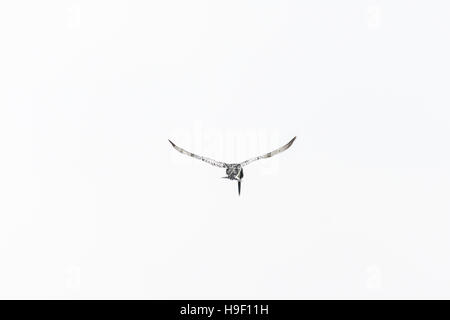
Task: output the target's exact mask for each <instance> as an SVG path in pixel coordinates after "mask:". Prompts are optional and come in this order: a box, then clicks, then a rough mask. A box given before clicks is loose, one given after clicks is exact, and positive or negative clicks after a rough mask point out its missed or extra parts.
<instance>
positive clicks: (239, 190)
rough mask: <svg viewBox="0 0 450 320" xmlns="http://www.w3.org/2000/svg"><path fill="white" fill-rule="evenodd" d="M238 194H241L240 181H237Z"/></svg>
mask: <svg viewBox="0 0 450 320" xmlns="http://www.w3.org/2000/svg"><path fill="white" fill-rule="evenodd" d="M238 194H239V195H241V182H240V181H238Z"/></svg>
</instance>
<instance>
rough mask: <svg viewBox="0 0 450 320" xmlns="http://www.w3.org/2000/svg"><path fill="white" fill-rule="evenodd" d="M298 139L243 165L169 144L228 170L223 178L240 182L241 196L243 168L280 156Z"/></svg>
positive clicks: (189, 154)
mask: <svg viewBox="0 0 450 320" xmlns="http://www.w3.org/2000/svg"><path fill="white" fill-rule="evenodd" d="M296 138H297V137H294V138H292V139H291V141H289V142H288V143H286V144H285V145H284V146H282V147H280V148H278V149H276V150H274V151H272V152H269V153H266V154H263V155H262V156H258V157H255V158H251V159H248V160H246V161H244V162H241V163H225V162H220V161H216V160H213V159H210V158H207V157H202V156H198V155H196V154H194V153H192V152H189V151H186V150H184V149H183V148H180V147H178V146H177V145H175V143H173V142H172V141H170V140H169V142H170V144H171V145H172V147H174V148H175V150H177V151H178V152H181V153H183V154H185V155H188V156H190V157H193V158H195V159H199V160H202V161H205V162H207V163H209V164H211V165H213V166H216V167H220V168H226V174H227V176H226V177H223V178H225V179H230V180H237V182H238V193H239V195H240V194H241V181H242V178H243V177H244V169H242V167H244V166H246V165H248V164H250V163H252V162H254V161H256V160H260V159H266V158H270V157H273V156H274V155H276V154H278V153H280V152H283V151H285V150H286V149H288V148H289V147H290V146H291V145H292V144H293V143H294V140H295V139H296Z"/></svg>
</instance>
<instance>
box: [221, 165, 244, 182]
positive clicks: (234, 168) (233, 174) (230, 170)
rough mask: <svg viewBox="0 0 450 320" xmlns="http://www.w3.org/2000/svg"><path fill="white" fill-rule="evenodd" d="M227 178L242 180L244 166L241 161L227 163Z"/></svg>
mask: <svg viewBox="0 0 450 320" xmlns="http://www.w3.org/2000/svg"><path fill="white" fill-rule="evenodd" d="M226 167H227V169H226V174H227V176H226V177H223V178H226V179H230V180H240V179H241V178H242V177H243V176H244V175H243V172H242V167H241V165H240V164H239V163H233V164H227V165H226Z"/></svg>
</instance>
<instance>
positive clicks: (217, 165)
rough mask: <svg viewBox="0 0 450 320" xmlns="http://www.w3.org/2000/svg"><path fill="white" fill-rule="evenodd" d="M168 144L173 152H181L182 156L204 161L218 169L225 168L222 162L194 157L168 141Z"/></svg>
mask: <svg viewBox="0 0 450 320" xmlns="http://www.w3.org/2000/svg"><path fill="white" fill-rule="evenodd" d="M169 142H170V144H171V145H172V147H174V148H175V150H177V151H178V152H181V153H183V154H185V155H187V156H190V157H192V158H195V159H199V160H202V161H205V162H207V163H209V164H212V165H213V166H216V167H220V168H225V163H223V162H220V161H216V160H213V159H210V158H207V157H201V156H198V155H196V154H194V153H192V152H189V151H186V150H184V149H183V148H180V147H179V146H177V145H176V144H175V143H173V142H172V141H170V140H169Z"/></svg>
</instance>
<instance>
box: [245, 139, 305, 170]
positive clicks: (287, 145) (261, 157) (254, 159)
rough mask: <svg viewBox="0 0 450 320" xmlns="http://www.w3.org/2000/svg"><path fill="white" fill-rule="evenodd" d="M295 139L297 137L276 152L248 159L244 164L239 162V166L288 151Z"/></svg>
mask: <svg viewBox="0 0 450 320" xmlns="http://www.w3.org/2000/svg"><path fill="white" fill-rule="evenodd" d="M296 138H297V137H294V138H292V139H291V141H289V142H288V143H286V144H285V145H284V146H282V147H280V148H278V149H276V150H274V151H272V152H269V153H266V154H263V155H262V156H258V157H255V158H251V159H248V160H246V161H244V162H241V163H240V165H241V166H242V167H243V166H246V165H248V164H249V163H251V162H253V161H256V160H259V159H264V158H270V157H273V156H274V155H276V154H278V153H280V152H283V151H284V150H286V149H288V148H289V147H290V146H291V145H292V144H293V143H294V140H295V139H296Z"/></svg>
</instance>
